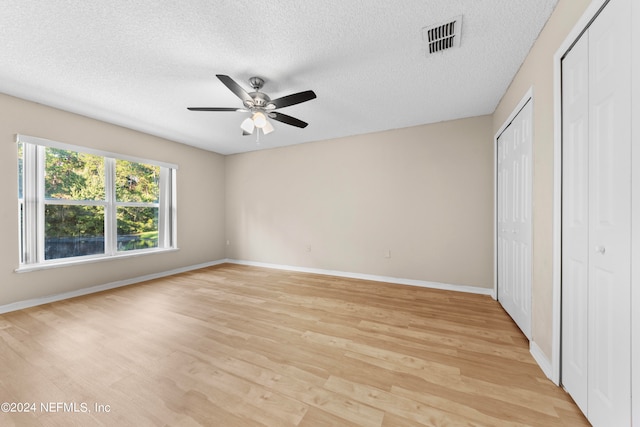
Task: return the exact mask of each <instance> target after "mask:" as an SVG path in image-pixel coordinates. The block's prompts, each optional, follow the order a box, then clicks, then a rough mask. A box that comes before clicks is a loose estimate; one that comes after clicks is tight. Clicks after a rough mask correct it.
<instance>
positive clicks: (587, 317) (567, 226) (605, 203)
mask: <svg viewBox="0 0 640 427" xmlns="http://www.w3.org/2000/svg"><path fill="white" fill-rule="evenodd" d="M630 6H631V2H630V0H611V2H610V3H609V4H608V5H607V6H606V7H605V8H604V9H603V11H602V12H601V13H600V15H599V16H598V17H597V18H596V19H595V20H594V22H593V23H592V24H591V26H590V27H589V29H588V31H587V32H586V33H585V34H584V35H583V36H582V38H581V39H580V40H579V41H578V42H577V44H576V45H575V46H574V47H573V49H572V51H571V52H569V54H568V55H567V56H566V57H565V59H564V60H563V63H562V67H563V206H562V216H563V221H562V226H563V237H562V247H563V250H562V256H563V258H562V310H563V312H562V335H563V337H562V383H563V385H564V386H565V388H566V389H567V391H568V392H569V393H570V394H571V395H572V397H573V398H574V400H575V401H576V403H578V405H579V406H580V408H581V409H582V410H583V411H584V412H585V414H586V415H587V417H588V418H589V421H590V422H591V423H592V424H593V425H594V426H627V425H630V423H631V380H630V377H631V303H630V300H631V276H630V274H631V258H630V256H631V237H630V235H631V95H630V92H631V86H630V82H631V59H630V55H631V44H630V35H631V33H630V29H631V27H630V12H631V8H630ZM585 76H587V77H585Z"/></svg>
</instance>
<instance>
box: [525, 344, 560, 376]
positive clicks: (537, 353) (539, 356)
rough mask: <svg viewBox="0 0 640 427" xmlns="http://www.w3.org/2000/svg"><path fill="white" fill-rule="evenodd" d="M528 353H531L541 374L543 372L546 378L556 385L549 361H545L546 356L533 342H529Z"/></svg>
mask: <svg viewBox="0 0 640 427" xmlns="http://www.w3.org/2000/svg"><path fill="white" fill-rule="evenodd" d="M529 353H531V355H532V356H533V359H534V360H535V361H536V363H537V364H538V366H540V369H542V372H544V374H545V375H546V376H547V378H549V379H550V380H551V381H553V382H554V383H556V382H555V381H554V379H553V378H554V377H553V366H552V365H551V361H550V360H549V359H547V356H546V355H545V354H544V352H543V351H542V350H541V349H540V347H538V344H536V343H535V342H534V341H530V342H529ZM556 385H557V384H556Z"/></svg>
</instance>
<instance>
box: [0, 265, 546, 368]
mask: <svg viewBox="0 0 640 427" xmlns="http://www.w3.org/2000/svg"><path fill="white" fill-rule="evenodd" d="M226 262H228V263H232V264H241V265H250V266H255V267H265V268H273V269H278V270H288V271H299V272H302V273H313V274H324V275H327V276H337V277H347V278H351V279H363V280H371V281H375V282H387V283H397V284H400V285H411V286H420V287H424V288H433V289H442V290H447V291H457V292H467V293H472V294H480V295H491V293H492V289H489V288H480V287H476V286H464V285H451V284H448V283H440V282H428V281H423V280H414V279H401V278H397V277H387V276H376V275H373V274H361V273H349V272H345V271H336V270H323V269H317V268H307V267H296V266H290V265H279V264H269V263H263V262H254V261H243V260H235V259H221V260H217V261H211V262H207V263H203V264H197V265H191V266H188V267H182V268H177V269H174V270H168V271H162V272H159V273H153V274H148V275H145V276H140V277H134V278H131V279H125V280H118V281H116V282H111V283H105V284H103V285H96V286H91V287H89V288H83V289H78V290H75V291H70V292H63V293H60V294H55V295H49V296H45V297H40V298H33V299H28V300H24V301H18V302H14V303H10V304H5V305H0V314H3V313H9V312H11V311H17V310H22V309H25V308H29V307H35V306H38V305H43V304H48V303H51V302H55V301H61V300H65V299H69V298H74V297H79V296H82V295H89V294H93V293H96V292H102V291H106V290H109V289H115V288H119V287H122V286H128V285H133V284H135V283H140V282H145V281H147V280H153V279H159V278H161V277H166V276H172V275H174V274H179V273H184V272H187V271H192V270H197V269H200V268H205V267H211V266H214V265H219V264H223V263H226ZM534 357H535V356H534Z"/></svg>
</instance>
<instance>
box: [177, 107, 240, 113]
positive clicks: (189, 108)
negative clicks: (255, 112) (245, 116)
mask: <svg viewBox="0 0 640 427" xmlns="http://www.w3.org/2000/svg"><path fill="white" fill-rule="evenodd" d="M187 110H190V111H240V112H246V111H248V110H245V109H244V108H227V107H219V108H218V107H187Z"/></svg>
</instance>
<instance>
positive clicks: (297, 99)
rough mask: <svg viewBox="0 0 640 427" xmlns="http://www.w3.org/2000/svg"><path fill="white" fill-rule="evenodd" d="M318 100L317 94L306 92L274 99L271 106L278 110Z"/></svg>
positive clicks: (310, 91)
mask: <svg viewBox="0 0 640 427" xmlns="http://www.w3.org/2000/svg"><path fill="white" fill-rule="evenodd" d="M315 98H316V94H315V93H314V92H313V91H312V90H306V91H304V92H298V93H294V94H291V95H287V96H283V97H282V98H278V99H273V100H271V101H270V104H273V105H275V106H276V108H284V107H288V106H290V105H296V104H300V103H301V102H306V101H311V100H312V99H315Z"/></svg>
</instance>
